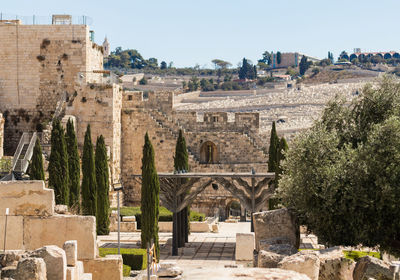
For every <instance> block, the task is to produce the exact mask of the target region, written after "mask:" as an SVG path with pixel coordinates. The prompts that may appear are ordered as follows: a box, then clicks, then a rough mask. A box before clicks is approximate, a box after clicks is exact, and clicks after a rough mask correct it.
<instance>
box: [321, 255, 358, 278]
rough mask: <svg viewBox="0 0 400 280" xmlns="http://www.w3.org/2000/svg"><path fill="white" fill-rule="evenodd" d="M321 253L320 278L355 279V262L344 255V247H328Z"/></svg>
mask: <svg viewBox="0 0 400 280" xmlns="http://www.w3.org/2000/svg"><path fill="white" fill-rule="evenodd" d="M319 253H320V255H319V260H320V268H319V280H348V279H353V270H354V266H355V262H354V261H352V260H349V259H346V258H345V257H344V254H343V248H342V247H332V248H328V249H325V250H321V251H319Z"/></svg>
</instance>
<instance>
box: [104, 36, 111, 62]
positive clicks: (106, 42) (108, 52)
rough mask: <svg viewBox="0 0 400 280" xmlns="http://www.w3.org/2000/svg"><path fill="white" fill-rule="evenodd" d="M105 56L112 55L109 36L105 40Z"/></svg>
mask: <svg viewBox="0 0 400 280" xmlns="http://www.w3.org/2000/svg"><path fill="white" fill-rule="evenodd" d="M103 54H104V57H108V56H109V55H110V43H108V40H107V36H106V37H105V38H104V42H103Z"/></svg>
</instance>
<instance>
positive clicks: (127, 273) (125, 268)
mask: <svg viewBox="0 0 400 280" xmlns="http://www.w3.org/2000/svg"><path fill="white" fill-rule="evenodd" d="M122 269H123V270H122V275H123V276H124V277H128V276H130V275H131V267H130V266H129V265H126V264H124V266H123V268H122Z"/></svg>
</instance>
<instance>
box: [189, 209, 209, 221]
mask: <svg viewBox="0 0 400 280" xmlns="http://www.w3.org/2000/svg"><path fill="white" fill-rule="evenodd" d="M205 219H206V214H204V213H199V212H196V211H192V210H190V221H196V222H203V221H204V220H205Z"/></svg>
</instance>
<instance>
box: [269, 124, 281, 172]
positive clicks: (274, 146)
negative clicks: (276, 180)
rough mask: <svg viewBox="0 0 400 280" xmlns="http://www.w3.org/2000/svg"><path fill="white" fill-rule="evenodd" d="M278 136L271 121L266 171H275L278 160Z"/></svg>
mask: <svg viewBox="0 0 400 280" xmlns="http://www.w3.org/2000/svg"><path fill="white" fill-rule="evenodd" d="M278 149H279V138H278V135H277V134H276V128H275V122H272V129H271V137H270V141H269V150H268V156H269V157H268V171H269V172H275V171H276V168H277V162H278Z"/></svg>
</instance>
